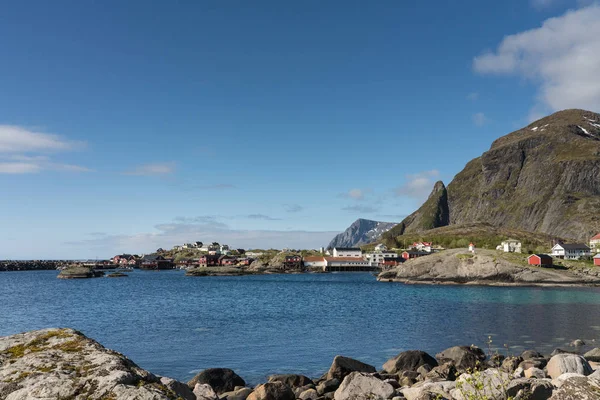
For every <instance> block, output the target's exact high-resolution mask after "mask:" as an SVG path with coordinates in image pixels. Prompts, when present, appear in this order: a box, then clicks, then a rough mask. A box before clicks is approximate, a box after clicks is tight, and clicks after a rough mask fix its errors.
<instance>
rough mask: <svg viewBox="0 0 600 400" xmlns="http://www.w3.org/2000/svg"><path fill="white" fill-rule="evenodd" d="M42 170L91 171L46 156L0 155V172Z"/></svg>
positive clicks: (17, 172) (36, 171)
mask: <svg viewBox="0 0 600 400" xmlns="http://www.w3.org/2000/svg"><path fill="white" fill-rule="evenodd" d="M42 171H58V172H91V170H90V169H89V168H86V167H82V166H80V165H73V164H64V163H56V162H53V161H52V160H51V159H50V158H49V157H47V156H28V155H23V154H13V155H5V156H2V155H0V174H36V173H39V172H42Z"/></svg>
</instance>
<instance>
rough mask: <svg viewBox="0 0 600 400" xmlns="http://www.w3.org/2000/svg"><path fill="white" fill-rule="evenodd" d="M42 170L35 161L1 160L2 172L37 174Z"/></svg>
mask: <svg viewBox="0 0 600 400" xmlns="http://www.w3.org/2000/svg"><path fill="white" fill-rule="evenodd" d="M40 171H41V168H40V166H39V165H37V164H34V163H24V162H0V174H35V173H38V172H40Z"/></svg>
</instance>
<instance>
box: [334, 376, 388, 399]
mask: <svg viewBox="0 0 600 400" xmlns="http://www.w3.org/2000/svg"><path fill="white" fill-rule="evenodd" d="M393 395H394V388H393V387H392V385H390V384H389V383H386V382H384V381H382V380H381V379H378V378H376V377H374V376H372V375H369V374H365V373H363V372H352V373H350V374H349V375H347V376H346V377H345V378H344V381H343V382H342V384H341V385H340V387H339V388H338V389H337V390H336V391H335V394H334V399H335V400H385V399H391V398H392V397H393Z"/></svg>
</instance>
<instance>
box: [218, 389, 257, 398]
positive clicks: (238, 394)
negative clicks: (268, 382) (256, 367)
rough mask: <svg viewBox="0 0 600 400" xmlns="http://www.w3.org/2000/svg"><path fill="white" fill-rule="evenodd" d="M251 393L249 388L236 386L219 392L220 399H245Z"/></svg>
mask: <svg viewBox="0 0 600 400" xmlns="http://www.w3.org/2000/svg"><path fill="white" fill-rule="evenodd" d="M250 393H252V389H250V388H239V387H238V388H237V389H236V390H234V391H232V392H225V393H222V394H221V399H227V400H246V398H247V397H248V396H249V395H250Z"/></svg>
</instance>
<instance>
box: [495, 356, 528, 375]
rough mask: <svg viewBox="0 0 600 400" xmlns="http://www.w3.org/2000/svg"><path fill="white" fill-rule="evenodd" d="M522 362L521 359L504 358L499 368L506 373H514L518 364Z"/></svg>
mask: <svg viewBox="0 0 600 400" xmlns="http://www.w3.org/2000/svg"><path fill="white" fill-rule="evenodd" d="M521 362H523V358H521V357H506V358H505V359H504V361H502V365H501V366H500V368H501V369H502V370H503V371H506V372H510V373H512V372H515V370H516V369H517V367H518V366H519V364H521Z"/></svg>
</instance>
